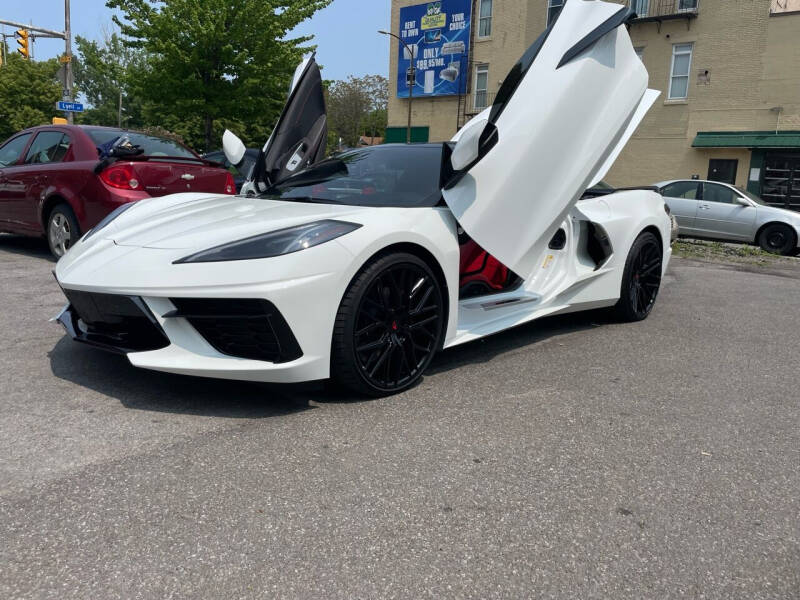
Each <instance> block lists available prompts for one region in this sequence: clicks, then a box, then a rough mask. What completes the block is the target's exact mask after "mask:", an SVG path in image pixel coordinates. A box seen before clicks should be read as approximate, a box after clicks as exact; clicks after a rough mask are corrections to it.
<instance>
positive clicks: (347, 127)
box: [328, 75, 389, 147]
mask: <svg viewBox="0 0 800 600" xmlns="http://www.w3.org/2000/svg"><path fill="white" fill-rule="evenodd" d="M388 101H389V83H388V81H387V80H386V78H385V77H382V76H380V75H367V76H365V77H352V76H351V77H349V78H347V79H346V80H345V81H333V82H330V83H329V85H328V122H329V128H330V130H331V132H332V136H331V137H332V140H333V143H334V144H335V145H338V144H339V140H340V139H341V144H342V145H344V146H349V147H355V146H357V145H358V139H359V137H360V136H362V135H368V136H378V137H382V136H383V135H384V133H385V132H386V123H387V104H388Z"/></svg>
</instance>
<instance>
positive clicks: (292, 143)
mask: <svg viewBox="0 0 800 600" xmlns="http://www.w3.org/2000/svg"><path fill="white" fill-rule="evenodd" d="M327 141H328V117H327V112H326V108H325V95H324V92H323V86H322V75H321V74H320V70H319V65H317V62H316V61H315V60H314V56H311V57H309V58H306V59H305V60H303V62H302V63H300V65H299V66H298V67H297V69H296V70H295V74H294V77H293V78H292V84H291V87H290V91H289V98H288V100H287V101H286V105H285V106H284V108H283V112H282V113H281V116H280V119H278V124H277V125H276V126H275V129H274V131H273V132H272V135H271V136H270V138H269V140H268V141H267V143H266V145H265V146H264V149H263V150H262V152H261V162H260V164H259V165H258V169H259V172H258V173H257V174H256V176H257V178H258V179H261V180H262V181H264V182H265V183H269V184H275V183H277V182H279V181H281V180H282V179H285V178H287V177H290V176H292V175H294V174H295V173H297V172H298V171H300V170H301V169H303V168H305V167H308V166H310V165H312V164H314V163H315V162H317V161H319V160H321V159H322V158H323V157H324V156H325V146H326V144H327Z"/></svg>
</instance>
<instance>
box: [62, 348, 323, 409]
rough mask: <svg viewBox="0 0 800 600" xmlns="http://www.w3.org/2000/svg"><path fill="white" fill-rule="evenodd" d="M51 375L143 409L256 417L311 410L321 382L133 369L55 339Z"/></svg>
mask: <svg viewBox="0 0 800 600" xmlns="http://www.w3.org/2000/svg"><path fill="white" fill-rule="evenodd" d="M49 358H50V368H51V371H52V372H53V375H55V376H56V377H58V378H60V379H63V380H65V381H70V382H72V383H74V384H76V385H79V386H81V387H84V388H87V389H90V390H93V391H95V392H97V393H99V394H102V395H104V396H108V397H110V398H114V399H115V400H118V401H119V402H120V403H121V404H122V405H123V406H125V407H127V408H130V409H135V410H144V411H153V412H168V413H178V414H191V415H200V416H211V417H224V418H234V419H235V418H241V419H262V418H267V417H277V416H284V415H287V414H291V413H296V412H301V411H304V410H308V409H311V408H314V406H313V405H311V404H310V402H311V400H314V399H316V398H317V397H318V396H319V395H320V394H322V392H323V390H322V385H321V384H313V383H309V384H298V385H277V384H266V383H252V382H242V381H226V380H221V379H207V378H203V377H189V376H184V375H173V374H170V373H160V372H158V371H150V370H147V369H139V368H137V367H134V366H133V365H131V364H130V363H129V362H128V360H127V359H126V358H125V357H124V356H121V355H117V354H111V353H107V352H103V351H101V350H97V349H95V348H90V347H88V346H83V345H81V344H78V343H76V342H73V341H72V340H71V339H69V338H68V337H67V336H64V337H63V338H61V340H59V341H58V343H57V344H56V345H55V346H54V347H53V349H52V350H51V351H50V353H49Z"/></svg>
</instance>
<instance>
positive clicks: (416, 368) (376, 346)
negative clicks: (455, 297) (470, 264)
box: [331, 252, 445, 397]
mask: <svg viewBox="0 0 800 600" xmlns="http://www.w3.org/2000/svg"><path fill="white" fill-rule="evenodd" d="M444 323H445V313H444V296H443V293H442V289H441V286H440V284H439V281H438V279H437V278H436V276H435V275H434V273H433V271H432V270H431V268H430V267H429V266H428V265H427V264H426V263H425V261H423V260H422V259H420V258H418V257H417V256H414V255H413V254H408V253H405V252H397V253H393V254H388V255H386V256H383V257H380V258H378V259H376V260H374V261H373V262H371V263H369V264H367V266H366V267H364V268H363V269H362V270H361V272H360V273H359V274H358V275H357V276H356V277H355V279H354V280H353V281H352V282H351V284H350V287H349V288H348V289H347V292H346V293H345V295H344V298H343V299H342V302H341V304H340V305H339V312H338V314H337V316H336V323H335V325H334V329H333V341H332V346H331V377H332V379H333V381H334V383H335V384H336V385H338V386H339V387H343V388H345V389H347V390H349V391H351V392H355V393H356V394H358V395H361V396H371V397H380V396H388V395H390V394H396V393H398V392H402V391H404V390H407V389H408V388H410V387H412V386H413V385H414V384H415V383H417V381H419V379H420V378H421V377H422V374H423V373H424V371H425V369H426V368H427V367H428V365H429V364H430V362H431V360H432V359H433V356H434V354H435V353H436V351H437V350H439V348H440V346H441V340H442V335H443V328H444Z"/></svg>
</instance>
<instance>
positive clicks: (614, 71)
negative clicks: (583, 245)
mask: <svg viewBox="0 0 800 600" xmlns="http://www.w3.org/2000/svg"><path fill="white" fill-rule="evenodd" d="M632 16H633V12H632V11H631V9H629V8H627V7H621V6H620V5H619V4H612V3H609V2H601V1H600V0H569V2H567V3H566V4H565V5H564V9H563V10H562V12H561V15H560V16H559V18H558V19H557V20H556V22H555V23H554V24H553V25H551V27H549V28H548V30H547V31H545V33H543V34H542V36H540V38H539V39H538V40H537V41H536V42H534V44H533V45H532V46H531V47H530V48H529V49H528V51H527V52H526V53H525V55H524V56H523V57H522V59H520V61H519V62H518V63H517V64H516V65H515V66H514V67H513V68H512V70H511V72H510V73H509V75H508V77H507V78H506V80H505V81H504V82H503V84H502V86H501V87H500V90H499V92H498V94H497V99H496V100H495V103H494V105H493V106H492V108H491V110H490V111H489V112H488V115H487V114H483V115H479V117H477V118H476V119H473V120H472V121H471V122H470V123H468V124H467V126H466V127H465V128H464V129H463V130H462V131H461V132H459V135H458V136H457V143H456V146H455V148H454V150H453V154H452V157H451V161H452V163H453V168H454V169H455V171H456V177H455V178H454V179H453V180H452V181H451V183H450V184H449V185H448V186H446V189H444V190H443V194H444V199H445V201H446V202H447V205H448V206H449V207H450V209H451V210H452V212H453V213H454V215H455V217H456V218H457V219H458V221H459V223H460V224H461V226H462V227H463V228H464V230H465V231H466V232H467V233H468V234H469V235H470V236H471V237H472V238H473V239H474V240H475V241H476V242H477V243H479V244H480V245H481V246H483V247H484V248H486V250H488V251H489V252H490V253H491V254H492V255H494V256H495V257H496V258H498V259H499V260H500V261H502V262H503V263H504V264H505V265H507V266H508V267H510V268H511V269H513V270H514V271H515V272H516V273H517V274H519V275H520V276H521V277H523V278H524V279H526V278H529V277H530V276H531V275H532V274H533V273H534V271H535V270H536V268H537V266H538V265H539V264H540V261H541V259H542V258H543V255H544V254H545V251H546V249H547V245H548V243H549V241H550V239H551V238H552V236H553V235H554V234H555V232H556V231H557V229H558V227H559V226H560V224H561V223H562V222H563V221H564V219H565V218H566V216H567V214H568V213H569V211H570V209H571V208H572V207H573V206H574V205H575V203H576V202H577V201H578V199H579V198H580V197H581V195H582V194H583V192H584V191H585V190H586V188H587V187H589V185H590V184H591V183H593V182H594V180H595V178H596V177H597V175H598V174H600V173H602V172H603V170H604V169H605V171H607V170H608V168H610V166H611V165H610V164H609V163H610V162H613V158H615V156H616V154H619V152H620V151H621V149H622V146H623V145H624V143H625V142H626V141H627V138H629V137H630V135H632V133H633V131H634V130H635V128H636V125H638V120H641V118H643V117H644V114H645V113H646V112H647V108H649V106H650V104H652V102H653V101H654V99H655V98H654V96H653V94H651V93H646V92H647V81H648V75H647V71H646V69H645V67H644V65H643V64H642V62H641V60H639V58H638V57H637V56H636V52H635V51H634V49H633V45H632V43H631V40H630V37H629V36H628V32H627V29H626V27H625V23H626V22H627V21H628V20H630V18H631V17H632ZM601 176H602V175H601Z"/></svg>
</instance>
